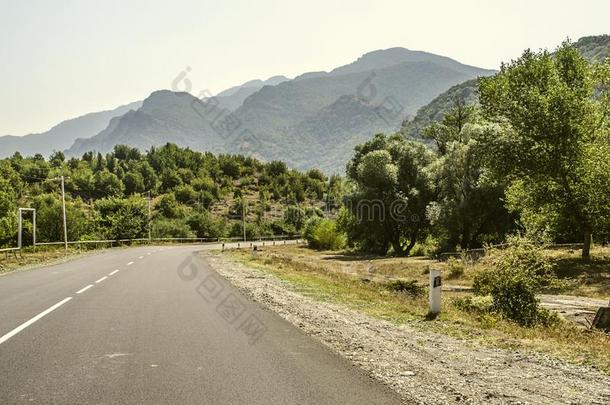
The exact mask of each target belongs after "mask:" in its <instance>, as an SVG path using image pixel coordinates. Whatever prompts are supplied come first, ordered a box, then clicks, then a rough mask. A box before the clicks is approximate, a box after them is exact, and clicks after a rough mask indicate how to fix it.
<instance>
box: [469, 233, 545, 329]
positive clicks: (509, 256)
mask: <svg viewBox="0 0 610 405" xmlns="http://www.w3.org/2000/svg"><path fill="white" fill-rule="evenodd" d="M487 262H488V263H489V268H488V270H487V271H485V272H482V273H479V274H478V275H477V276H476V277H475V280H474V290H475V293H476V294H477V295H490V296H491V299H492V303H493V304H492V309H493V311H495V312H497V313H499V314H501V315H502V316H503V317H505V318H507V319H510V320H513V321H515V322H517V323H518V324H520V325H522V326H533V325H535V324H537V323H549V322H551V321H552V320H553V319H554V318H553V317H552V316H550V314H549V313H548V311H546V310H544V309H541V308H540V307H539V301H538V299H537V298H536V293H538V292H539V291H540V290H541V288H542V287H544V286H548V285H550V284H552V283H553V279H554V277H553V273H552V268H551V265H550V263H549V262H548V260H547V259H546V258H545V257H544V255H543V252H542V247H540V246H536V245H534V244H533V243H532V242H530V241H528V240H526V239H523V238H520V237H514V238H510V240H509V246H508V247H507V248H506V249H503V250H497V249H493V250H491V251H490V253H489V259H488V260H487Z"/></svg>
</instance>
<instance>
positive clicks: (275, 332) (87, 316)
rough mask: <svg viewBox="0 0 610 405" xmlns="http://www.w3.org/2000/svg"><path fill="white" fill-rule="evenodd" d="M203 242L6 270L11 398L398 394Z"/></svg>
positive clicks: (368, 399) (374, 400)
mask: <svg viewBox="0 0 610 405" xmlns="http://www.w3.org/2000/svg"><path fill="white" fill-rule="evenodd" d="M206 248H207V249H209V248H217V246H206V247H202V246H199V247H194V246H181V247H154V246H150V247H139V248H129V249H114V250H110V251H107V252H104V253H100V254H95V255H92V256H87V257H82V258H80V259H76V260H72V261H69V262H66V263H62V264H58V265H53V266H48V267H43V268H38V269H33V270H27V271H18V272H14V273H10V274H6V275H4V276H1V277H0V403H1V404H13V403H32V402H34V403H44V404H49V403H53V404H66V403H70V404H85V403H95V404H102V403H108V404H109V403H112V404H116V403H138V404H142V403H154V404H158V403H176V404H191V403H192V404H394V403H400V401H399V399H398V397H397V396H396V395H395V394H394V393H393V392H392V391H390V390H389V389H387V388H386V387H384V386H382V385H380V384H378V383H377V382H375V381H374V380H372V379H370V378H369V377H367V376H366V375H364V374H363V373H362V372H361V371H360V370H359V369H358V368H356V367H354V366H352V365H351V364H350V363H349V362H348V361H346V360H345V359H343V358H341V357H339V356H338V355H335V354H334V353H332V352H330V351H329V350H327V349H326V348H325V347H324V346H322V345H321V344H320V343H318V342H317V341H315V340H313V339H312V338H310V337H308V336H306V335H305V334H303V333H302V332H301V331H300V330H298V329H296V328H295V327H293V326H292V325H290V324H289V323H288V322H286V321H284V320H283V319H281V318H280V317H279V316H277V315H275V314H273V313H271V312H268V311H265V310H263V309H262V308H260V307H258V306H257V305H256V304H255V303H253V302H252V301H250V300H249V299H248V298H246V297H245V296H243V295H242V294H240V293H239V292H238V291H237V290H235V289H233V288H232V287H231V286H230V285H229V284H227V282H226V281H224V279H222V278H220V277H219V276H218V275H217V274H216V273H214V272H213V271H212V270H210V268H209V267H208V266H207V264H206V263H205V261H204V260H203V259H201V258H200V256H199V255H197V254H196V252H197V251H199V250H201V249H206Z"/></svg>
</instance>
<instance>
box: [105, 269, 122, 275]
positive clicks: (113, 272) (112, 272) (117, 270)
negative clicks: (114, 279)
mask: <svg viewBox="0 0 610 405" xmlns="http://www.w3.org/2000/svg"><path fill="white" fill-rule="evenodd" d="M118 272H119V269H116V270H115V271H111V272H110V273H108V275H109V276H114V275H115V274H117V273H118Z"/></svg>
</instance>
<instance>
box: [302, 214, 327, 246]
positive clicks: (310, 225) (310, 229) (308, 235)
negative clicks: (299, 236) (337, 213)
mask: <svg viewBox="0 0 610 405" xmlns="http://www.w3.org/2000/svg"><path fill="white" fill-rule="evenodd" d="M320 221H322V218H318V217H311V218H309V219H308V220H307V221H305V225H304V226H303V238H305V239H306V240H307V242H309V245H310V246H311V247H314V244H315V243H316V242H315V240H314V236H313V233H314V230H315V228H316V226H317V225H318V224H319V223H320Z"/></svg>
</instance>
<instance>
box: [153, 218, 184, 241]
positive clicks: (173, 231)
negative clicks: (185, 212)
mask: <svg viewBox="0 0 610 405" xmlns="http://www.w3.org/2000/svg"><path fill="white" fill-rule="evenodd" d="M152 236H153V238H193V237H195V234H194V233H193V232H192V231H191V228H190V227H189V226H188V224H187V223H186V222H185V221H184V220H179V219H173V220H172V219H160V220H156V221H155V222H154V223H153V225H152Z"/></svg>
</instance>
